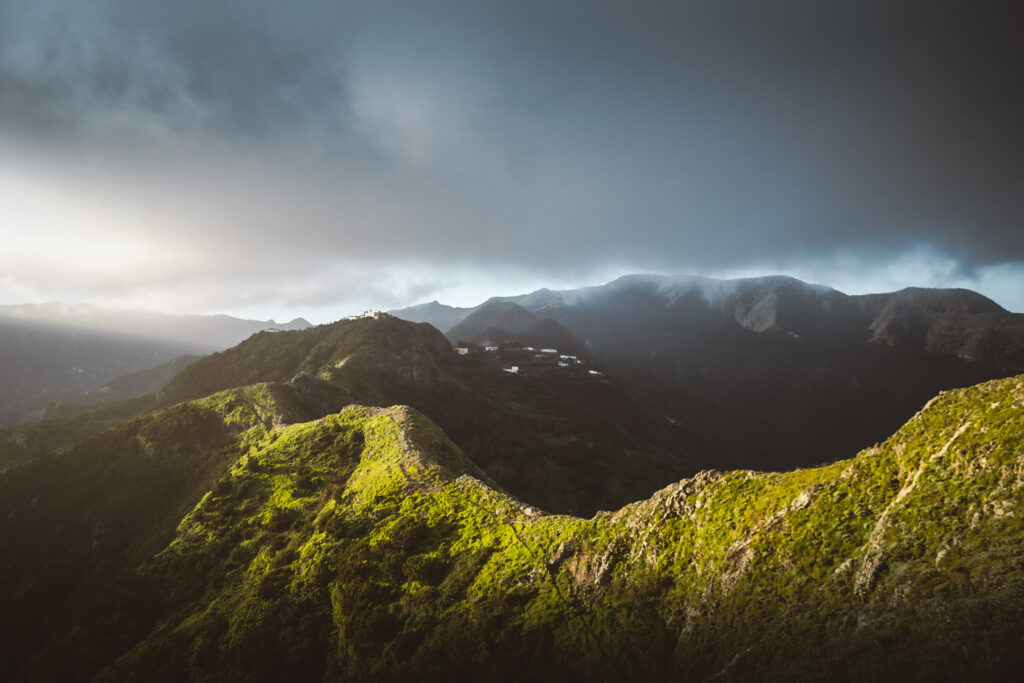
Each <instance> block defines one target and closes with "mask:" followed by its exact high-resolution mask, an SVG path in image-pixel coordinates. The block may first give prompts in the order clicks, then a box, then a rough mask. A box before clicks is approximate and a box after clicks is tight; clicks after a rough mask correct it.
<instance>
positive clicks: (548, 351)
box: [540, 349, 558, 353]
mask: <svg viewBox="0 0 1024 683" xmlns="http://www.w3.org/2000/svg"><path fill="white" fill-rule="evenodd" d="M540 352H541V353H558V349H541V350H540Z"/></svg>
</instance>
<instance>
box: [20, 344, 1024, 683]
mask: <svg viewBox="0 0 1024 683" xmlns="http://www.w3.org/2000/svg"><path fill="white" fill-rule="evenodd" d="M261 336H266V335H261ZM346 365H347V363H346ZM339 391H340V390H339V389H338V388H337V387H335V386H334V385H332V384H330V383H329V382H326V381H324V380H320V379H317V378H315V377H312V376H310V375H302V376H301V377H298V378H296V381H295V382H291V383H269V384H257V385H253V386H250V387H247V388H242V389H231V390H228V391H225V392H220V393H216V394H213V395H210V396H208V397H205V398H201V399H197V400H194V401H189V402H184V403H180V404H177V405H175V406H173V407H170V408H167V409H164V410H160V411H157V412H154V413H151V414H149V415H146V416H143V417H139V418H136V419H134V420H131V421H128V422H124V423H122V424H120V425H118V426H116V427H114V428H111V429H109V430H107V431H105V432H102V433H100V434H97V435H95V436H93V437H90V438H88V439H86V440H84V441H83V442H81V443H79V444H78V445H76V446H74V447H73V448H71V449H70V450H68V451H67V452H65V453H63V454H61V455H58V456H54V457H48V458H43V459H40V460H37V461H35V462H33V463H29V464H27V465H24V466H22V467H19V468H16V469H14V470H9V471H8V472H6V473H4V474H2V475H0V551H2V553H0V557H3V558H6V559H5V560H4V561H3V562H2V563H0V604H2V605H3V606H4V614H5V617H7V618H6V619H5V620H4V621H3V622H2V625H0V629H3V630H2V632H0V644H2V647H3V648H4V652H3V657H2V658H0V661H2V663H3V664H2V666H3V667H5V671H4V672H3V673H4V674H5V679H6V680H27V679H33V680H38V679H46V680H56V679H62V680H63V679H72V680H81V679H85V678H90V677H93V676H95V678H96V679H97V680H101V681H120V680H140V679H146V680H157V681H163V680H167V681H171V680H281V679H284V678H288V679H298V680H410V679H413V678H415V679H425V680H441V679H445V680H452V679H454V680H482V679H490V680H523V679H542V680H666V679H678V678H681V677H685V678H687V679H694V680H712V679H713V680H723V681H731V680H750V679H756V680H779V681H783V680H785V681H789V680H822V679H830V680H831V679H835V680H864V681H875V680H896V679H899V680H997V679H998V680H1002V679H1006V680H1014V676H1016V675H1018V674H1019V672H1020V671H1021V669H1022V667H1024V652H1022V650H1021V648H1020V641H1021V638H1022V637H1024V621H1022V620H1021V618H1020V614H1021V610H1022V609H1024V567H1022V566H1021V563H1020V558H1019V549H1020V547H1021V545H1022V544H1024V521H1022V520H1024V496H1022V495H1021V492H1022V487H1024V479H1022V477H1021V472H1024V452H1022V451H1021V449H1020V444H1021V443H1024V376H1021V377H1014V378H1010V379H1004V380H999V381H993V382H988V383H985V384H981V385H978V386H974V387H971V388H968V389H961V390H956V391H949V392H945V393H943V394H941V395H939V396H938V397H936V398H934V399H933V400H932V401H930V402H929V403H928V404H927V405H926V406H925V407H924V408H923V409H922V410H920V411H919V412H918V413H917V414H916V415H915V416H914V417H913V418H912V419H911V420H910V421H909V422H908V423H907V424H906V425H904V426H903V427H902V428H901V429H900V430H898V431H897V432H896V433H895V434H894V435H892V436H891V437H890V438H889V439H887V440H885V441H884V442H883V443H881V444H879V445H877V446H875V447H873V448H870V449H868V450H865V451H863V452H861V453H860V454H859V455H857V456H856V457H854V458H852V459H848V460H841V461H838V462H835V463H833V464H831V465H828V466H824V467H819V468H813V469H804V470H796V471H792V472H788V473H781V474H776V473H759V472H753V471H729V472H719V471H705V472H701V473H699V474H697V475H696V476H694V477H691V478H687V479H683V480H681V481H678V482H675V483H672V484H670V485H668V486H667V487H665V488H663V489H661V490H659V491H657V492H656V493H654V495H652V496H651V497H649V498H647V499H645V500H641V501H638V502H635V503H632V504H629V505H626V506H624V507H622V508H620V509H618V510H617V511H615V512H602V513H599V514H597V515H595V516H593V517H592V518H590V519H584V518H579V517H572V516H566V515H550V514H546V513H544V512H542V511H541V510H539V509H537V508H536V507H533V506H532V505H530V504H528V503H525V502H522V501H520V500H517V499H516V498H514V497H512V496H510V495H508V494H507V493H506V492H504V491H503V490H502V489H501V488H500V486H499V485H498V483H497V482H495V481H494V480H493V479H491V478H489V477H488V476H487V475H486V474H485V473H484V472H482V471H481V470H480V468H478V467H477V466H476V465H475V464H474V463H473V462H472V461H471V460H470V459H468V458H466V457H465V455H464V454H463V453H462V452H461V451H460V449H459V448H457V447H456V446H455V445H454V444H453V443H452V442H451V441H450V440H449V439H448V438H447V437H446V435H445V433H444V432H442V431H441V430H440V429H439V428H438V427H437V426H436V425H434V424H433V423H432V422H431V421H430V420H429V419H428V418H427V417H425V416H424V415H422V414H421V413H419V412H417V411H415V410H413V409H410V408H406V407H398V406H395V407H388V408H380V407H376V408H373V407H363V406H357V405H352V406H349V407H347V408H345V409H344V410H342V411H341V412H338V413H331V414H321V413H322V411H321V410H320V407H319V406H320V405H321V404H322V402H324V401H327V402H329V400H328V397H330V396H333V397H334V399H338V400H341V399H343V397H342V396H341V395H340V394H339V393H338V392H339ZM310 397H313V398H310Z"/></svg>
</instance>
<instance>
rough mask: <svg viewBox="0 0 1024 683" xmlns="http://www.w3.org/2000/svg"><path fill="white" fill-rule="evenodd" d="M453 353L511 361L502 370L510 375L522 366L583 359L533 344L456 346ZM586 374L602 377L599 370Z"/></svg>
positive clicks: (576, 362) (578, 363) (562, 364)
mask: <svg viewBox="0 0 1024 683" xmlns="http://www.w3.org/2000/svg"><path fill="white" fill-rule="evenodd" d="M454 351H455V353H457V354H459V355H460V356H468V355H469V354H470V353H474V352H483V353H484V354H488V355H489V354H494V355H495V356H497V357H498V358H500V359H501V360H504V361H513V362H514V364H507V365H506V364H503V367H502V370H503V371H504V372H507V373H509V374H511V375H518V374H519V372H520V369H521V368H523V367H534V368H540V367H556V368H564V369H569V368H573V367H577V366H581V365H584V363H585V361H584V360H583V359H582V358H579V357H577V356H576V355H575V354H571V353H559V352H558V349H554V348H541V349H538V348H536V347H533V346H513V345H504V344H503V345H500V346H497V345H485V346H482V347H469V346H456V347H454ZM587 374H588V375H590V376H593V377H602V376H604V373H603V372H601V371H599V370H592V369H588V370H587Z"/></svg>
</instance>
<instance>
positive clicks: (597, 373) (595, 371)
mask: <svg viewBox="0 0 1024 683" xmlns="http://www.w3.org/2000/svg"><path fill="white" fill-rule="evenodd" d="M587 372H589V373H590V374H591V375H594V376H595V377H601V376H602V375H604V373H603V372H598V371H597V370H587Z"/></svg>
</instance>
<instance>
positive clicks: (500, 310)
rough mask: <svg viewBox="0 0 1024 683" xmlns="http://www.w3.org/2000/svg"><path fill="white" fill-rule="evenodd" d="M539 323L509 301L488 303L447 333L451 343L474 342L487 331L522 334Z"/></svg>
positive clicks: (524, 310) (523, 309)
mask: <svg viewBox="0 0 1024 683" xmlns="http://www.w3.org/2000/svg"><path fill="white" fill-rule="evenodd" d="M538 322H540V321H539V320H538V319H537V318H536V317H535V316H534V315H533V314H532V313H530V312H529V311H527V310H526V309H525V308H523V307H522V306H519V305H517V304H514V303H512V302H510V301H488V302H486V303H484V304H483V305H481V306H479V307H478V308H476V309H474V310H473V312H472V313H470V314H469V315H467V316H466V317H464V318H463V319H462V320H461V321H460V322H459V323H458V324H457V325H455V326H454V327H452V328H451V329H450V330H448V331H447V333H446V336H447V337H448V338H449V339H451V340H452V341H455V342H457V341H459V340H474V339H476V338H478V337H480V336H481V335H483V334H486V332H487V330H488V329H491V328H494V329H498V330H503V331H505V332H506V333H508V334H513V335H514V334H517V333H519V332H524V331H526V330H528V329H529V328H531V327H533V326H534V325H536V324H537V323H538Z"/></svg>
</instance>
